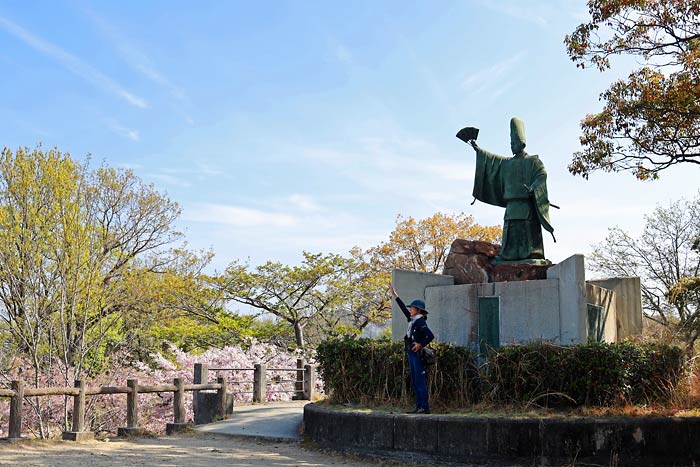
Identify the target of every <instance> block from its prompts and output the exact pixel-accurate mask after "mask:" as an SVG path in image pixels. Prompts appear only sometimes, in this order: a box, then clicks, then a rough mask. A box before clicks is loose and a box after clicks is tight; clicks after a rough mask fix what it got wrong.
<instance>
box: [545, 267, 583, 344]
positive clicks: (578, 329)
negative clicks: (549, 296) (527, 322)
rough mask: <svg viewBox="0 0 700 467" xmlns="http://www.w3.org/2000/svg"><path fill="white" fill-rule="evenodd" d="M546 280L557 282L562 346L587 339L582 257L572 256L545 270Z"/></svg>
mask: <svg viewBox="0 0 700 467" xmlns="http://www.w3.org/2000/svg"><path fill="white" fill-rule="evenodd" d="M547 279H557V280H558V281H559V329H560V331H559V336H560V343H562V344H564V345H569V344H579V343H581V342H586V340H587V339H588V329H587V326H586V325H587V319H586V268H585V264H584V259H583V255H573V256H570V257H568V258H567V259H565V260H564V261H562V262H561V263H559V264H557V265H555V266H552V267H551V268H549V269H548V270H547Z"/></svg>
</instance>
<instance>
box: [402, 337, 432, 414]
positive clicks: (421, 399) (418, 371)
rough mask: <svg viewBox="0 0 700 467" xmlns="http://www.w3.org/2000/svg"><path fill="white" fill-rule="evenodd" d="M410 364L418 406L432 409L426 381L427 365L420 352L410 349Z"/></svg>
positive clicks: (408, 352)
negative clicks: (419, 354)
mask: <svg viewBox="0 0 700 467" xmlns="http://www.w3.org/2000/svg"><path fill="white" fill-rule="evenodd" d="M406 353H407V354H408V366H409V367H410V368H411V385H412V386H413V392H414V393H415V394H416V408H417V409H425V410H430V409H429V407H428V385H427V384H426V382H425V367H424V366H423V362H421V361H420V357H419V356H418V352H413V351H412V350H410V349H408V350H407V351H406Z"/></svg>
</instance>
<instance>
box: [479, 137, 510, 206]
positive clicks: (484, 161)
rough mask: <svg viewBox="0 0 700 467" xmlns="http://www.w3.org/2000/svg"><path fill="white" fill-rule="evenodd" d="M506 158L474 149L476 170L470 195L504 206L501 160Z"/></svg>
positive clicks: (488, 202)
mask: <svg viewBox="0 0 700 467" xmlns="http://www.w3.org/2000/svg"><path fill="white" fill-rule="evenodd" d="M505 160H508V158H507V157H502V156H499V155H497V154H493V153H490V152H488V151H484V150H483V149H481V148H479V149H477V150H476V172H475V174H474V191H472V196H474V198H476V199H478V200H479V201H482V202H484V203H487V204H492V205H494V206H501V207H506V201H505V199H504V198H503V192H504V188H503V186H504V185H503V171H502V170H501V166H502V164H503V161H505Z"/></svg>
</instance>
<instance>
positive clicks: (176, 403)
mask: <svg viewBox="0 0 700 467" xmlns="http://www.w3.org/2000/svg"><path fill="white" fill-rule="evenodd" d="M226 388H227V384H226V380H225V379H224V378H218V379H217V382H216V383H200V384H185V383H184V380H183V379H182V378H175V379H174V380H173V384H163V385H158V386H147V385H140V384H139V383H138V381H137V380H135V379H129V380H127V381H126V386H101V387H86V386H85V382H84V381H79V380H78V381H75V384H74V387H72V388H70V387H52V388H25V387H24V383H23V382H22V380H15V381H12V382H11V384H10V389H0V397H9V398H10V422H9V425H10V426H9V429H8V436H7V439H8V440H19V439H22V401H23V399H24V398H25V397H37V396H39V397H41V396H73V419H72V425H71V431H66V432H64V433H63V439H69V440H74V441H77V440H84V439H90V438H92V437H94V433H92V432H90V431H85V399H86V398H87V396H97V395H102V394H126V427H120V428H119V429H118V434H119V435H121V436H126V435H137V434H142V433H143V432H144V430H143V429H142V428H140V427H139V410H138V400H139V398H138V395H139V394H146V393H152V392H172V393H173V422H172V423H168V424H167V425H166V432H167V433H168V434H171V433H173V432H176V431H180V430H182V429H184V428H185V427H188V426H190V425H191V424H190V423H187V421H186V417H185V392H186V391H206V390H216V395H217V412H218V413H217V415H219V416H220V417H221V418H223V417H224V416H225V394H226Z"/></svg>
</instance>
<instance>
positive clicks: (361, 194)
mask: <svg viewBox="0 0 700 467" xmlns="http://www.w3.org/2000/svg"><path fill="white" fill-rule="evenodd" d="M525 4H527V5H525ZM585 18H586V8H585V4H584V2H583V1H574V0H548V1H544V0H542V1H538V0H533V1H528V2H522V1H516V0H493V1H488V0H463V1H456V2H450V1H443V2H429V1H423V2H399V1H382V2H377V1H356V2H335V1H330V2H329V1H326V2H320V1H319V2H315V1H305V2H298V1H289V2H286V1H275V2H242V1H241V2H233V1H232V2H221V1H216V2H215V1H203V2H196V3H192V2H176V1H167V2H166V1H152V2H141V1H122V2H106V1H105V2H81V1H66V2H62V1H39V2H3V3H1V4H0V67H2V70H3V72H2V75H0V84H1V86H0V135H1V136H2V139H1V140H0V144H2V145H4V146H8V147H11V148H16V147H17V146H20V145H21V146H25V145H26V146H34V145H35V144H36V143H37V142H42V143H43V144H44V145H45V146H57V147H59V148H60V149H61V150H64V151H68V152H70V153H71V154H72V155H74V156H76V157H78V158H82V157H84V156H85V155H86V154H88V153H89V154H92V157H93V159H94V160H95V161H102V160H104V161H106V162H107V163H108V164H109V165H112V166H120V167H130V168H133V169H134V170H135V172H136V173H137V174H138V175H139V176H140V177H142V178H143V179H145V180H147V181H149V182H152V183H154V184H155V185H156V186H157V187H158V188H159V189H160V190H162V191H165V192H167V194H168V196H169V197H170V198H171V199H173V200H175V201H177V202H178V203H180V205H181V206H182V208H183V214H182V217H181V219H180V221H179V227H180V228H182V229H184V230H185V232H186V233H187V238H188V242H189V245H190V246H191V247H193V248H213V250H214V251H215V252H216V259H215V261H214V266H215V267H216V268H218V269H222V268H224V267H225V266H226V265H227V264H228V263H229V262H230V261H231V260H233V259H235V258H241V259H245V258H250V260H251V262H253V263H260V262H264V261H266V260H268V259H273V260H280V261H283V262H290V263H294V262H296V261H298V260H299V259H300V257H301V252H302V251H303V250H307V251H313V252H316V251H323V252H338V253H343V252H347V251H348V250H349V249H350V248H352V247H353V246H355V245H359V246H362V247H369V246H372V245H374V244H376V243H378V242H380V241H382V240H384V239H386V238H387V236H388V233H389V232H390V231H391V230H392V228H393V226H394V221H395V218H396V215H397V214H403V215H405V216H414V217H425V216H428V215H431V214H433V213H434V212H436V211H442V212H448V213H452V212H461V211H464V212H466V213H469V214H473V215H474V217H475V219H476V221H477V222H479V223H482V224H489V225H493V224H500V223H501V222H502V217H503V212H502V210H501V209H499V208H495V207H491V206H487V205H483V204H480V203H477V204H475V205H474V206H470V202H471V196H470V194H471V190H472V180H473V171H474V153H473V151H472V150H471V149H470V148H469V147H467V146H466V145H465V144H464V143H462V142H461V141H459V140H458V139H456V138H455V137H454V134H455V133H456V132H457V130H459V129H460V128H462V127H464V126H467V125H469V126H477V127H479V128H480V129H481V133H480V135H479V142H480V144H481V146H482V147H484V148H486V149H489V150H491V151H493V152H497V153H500V154H503V155H507V154H508V151H509V139H508V134H509V128H508V122H509V119H510V117H512V116H514V115H518V116H520V117H521V118H522V119H523V120H524V121H525V123H526V127H527V136H528V150H529V152H531V153H535V154H539V155H540V157H541V158H542V160H543V161H544V163H545V166H546V167H547V171H548V174H549V192H550V199H551V200H552V202H554V203H556V204H558V205H560V206H561V207H562V209H561V210H560V211H554V212H553V213H552V216H551V217H552V223H553V225H554V228H555V233H556V235H557V240H558V243H556V244H553V243H552V241H551V239H547V240H546V241H545V242H546V243H545V251H546V253H547V256H548V257H549V258H550V259H552V260H554V261H560V260H562V259H564V258H566V257H568V256H569V255H571V254H573V253H586V252H587V251H589V250H590V245H591V243H593V242H597V241H600V240H602V239H603V238H604V237H605V234H606V229H607V228H608V227H610V226H612V225H620V226H622V227H624V228H627V229H629V230H631V231H632V232H638V231H639V229H640V228H641V225H642V215H643V214H644V213H647V212H649V211H650V210H651V209H652V208H653V207H654V205H655V204H656V203H659V202H660V203H666V202H668V201H669V200H671V199H677V198H680V197H683V196H685V197H689V196H693V195H694V194H696V193H697V190H698V183H697V180H698V175H700V174H699V173H698V169H697V168H695V167H683V168H680V169H673V170H670V171H668V173H664V174H663V176H662V180H661V181H659V182H653V183H642V182H637V181H635V180H634V179H633V178H632V177H631V176H630V175H625V174H617V175H611V174H595V175H593V176H592V177H591V180H588V181H586V180H583V179H580V178H575V177H573V176H571V175H569V174H568V172H567V170H566V166H567V164H568V163H569V161H570V159H571V154H572V152H574V151H576V150H577V149H578V132H579V127H578V124H579V121H580V119H581V118H582V117H583V116H585V114H586V113H590V112H595V111H596V110H598V109H599V108H600V106H601V104H600V102H599V101H598V95H599V94H600V92H602V91H603V90H604V89H605V88H606V87H607V86H608V85H609V83H610V82H612V81H613V80H614V79H616V78H619V77H621V76H623V75H624V74H625V73H627V72H629V70H631V69H632V67H634V66H636V64H635V63H633V62H631V61H629V60H618V61H616V62H614V64H615V65H616V68H615V70H614V71H611V72H607V73H599V72H598V71H596V70H592V69H590V70H583V71H582V70H580V69H577V68H576V67H575V66H574V64H573V63H572V62H571V61H570V60H569V59H568V57H567V55H566V53H565V49H564V45H563V38H564V35H565V34H567V33H569V32H571V31H573V29H574V28H575V26H576V25H577V24H578V23H580V22H582V21H584V20H585Z"/></svg>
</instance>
